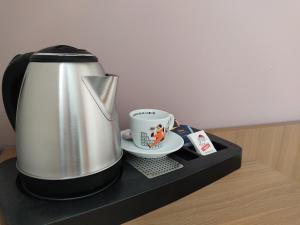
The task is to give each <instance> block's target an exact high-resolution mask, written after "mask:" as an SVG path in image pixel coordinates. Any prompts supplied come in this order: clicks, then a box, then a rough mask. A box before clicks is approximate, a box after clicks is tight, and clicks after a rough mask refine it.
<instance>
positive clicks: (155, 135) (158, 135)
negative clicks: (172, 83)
mask: <svg viewBox="0 0 300 225" xmlns="http://www.w3.org/2000/svg"><path fill="white" fill-rule="evenodd" d="M129 124H130V125H129V128H130V131H131V134H132V139H133V142H134V144H135V145H136V146H137V147H138V148H142V149H159V148H161V147H162V146H163V144H164V142H165V141H166V139H167V138H168V133H169V131H170V130H171V129H172V128H173V125H174V116H173V115H172V114H170V113H168V112H165V111H162V110H158V109H137V110H134V111H131V112H130V113H129Z"/></svg>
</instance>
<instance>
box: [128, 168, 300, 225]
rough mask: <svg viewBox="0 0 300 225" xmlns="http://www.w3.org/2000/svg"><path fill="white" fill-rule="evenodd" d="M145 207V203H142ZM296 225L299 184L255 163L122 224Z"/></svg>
mask: <svg viewBox="0 0 300 225" xmlns="http://www.w3.org/2000/svg"><path fill="white" fill-rule="evenodd" d="M145 204H147V203H145ZM169 224H170V225H177V224H178V225H196V224H197V225H198V224H199V225H200V224H201V225H217V224H218V225H253V224H255V225H256V224H257V225H292V224H294V225H299V224H300V185H299V184H298V182H296V181H294V180H292V179H289V178H287V177H286V176H285V175H283V174H282V173H280V172H278V171H276V170H272V169H270V168H269V167H268V166H265V165H263V164H259V163H257V162H244V163H243V165H242V168H241V169H240V170H237V171H235V172H233V173H232V174H230V175H228V176H226V177H224V178H222V179H220V180H218V181H216V182H215V183H213V184H211V185H209V186H207V187H204V188H203V189H200V190H199V191H197V192H195V193H193V194H191V195H188V196H186V197H184V198H182V199H180V200H178V201H176V202H174V203H171V204H169V205H167V206H165V207H162V208H160V209H157V210H155V211H153V212H150V213H148V214H146V215H144V216H142V217H139V218H137V219H135V220H132V221H130V222H127V223H126V225H169Z"/></svg>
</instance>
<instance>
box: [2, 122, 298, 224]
mask: <svg viewBox="0 0 300 225" xmlns="http://www.w3.org/2000/svg"><path fill="white" fill-rule="evenodd" d="M210 132H211V133H213V134H215V135H217V136H220V137H223V138H225V139H227V140H230V141H232V142H234V143H236V144H238V145H240V146H241V147H242V148H243V163H242V168H241V169H239V170H237V171H235V172H233V173H232V174H229V175H228V176H226V177H224V178H222V179H220V180H218V181H216V182H215V183H213V184H211V185H208V186H206V187H204V188H202V189H200V190H198V191H197V192H194V193H192V194H190V195H188V196H186V197H184V198H182V199H180V200H178V201H176V202H173V203H171V204H169V205H166V206H164V207H162V208H159V209H157V210H155V211H152V212H150V213H148V214H146V215H144V216H141V217H139V218H136V219H134V220H132V221H129V222H127V223H125V225H299V224H300V138H299V137H300V121H295V122H292V123H279V124H271V125H259V126H247V127H241V128H228V129H216V130H210ZM14 156H15V150H14V148H10V149H7V150H6V151H4V152H3V153H2V154H1V155H0V163H1V162H2V161H4V160H6V159H9V158H11V157H14ZM145 204H147V203H145ZM3 219H4V217H3V215H1V212H0V224H1V225H3V224H5V223H4V220H3Z"/></svg>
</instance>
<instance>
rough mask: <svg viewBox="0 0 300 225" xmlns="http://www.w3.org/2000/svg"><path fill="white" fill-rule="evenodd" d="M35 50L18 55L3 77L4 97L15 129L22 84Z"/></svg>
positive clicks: (9, 117) (6, 109) (7, 111)
mask: <svg viewBox="0 0 300 225" xmlns="http://www.w3.org/2000/svg"><path fill="white" fill-rule="evenodd" d="M32 54H33V52H29V53H25V54H20V55H16V56H15V57H14V58H13V59H12V60H11V62H10V63H9V65H8V66H7V68H6V70H5V72H4V75H3V79H2V98H3V103H4V107H5V111H6V114H7V117H8V119H9V121H10V123H11V125H12V127H13V128H14V129H15V126H16V112H17V106H18V99H19V94H20V89H21V85H22V82H23V77H24V74H25V71H26V68H27V66H28V64H29V59H30V56H31V55H32Z"/></svg>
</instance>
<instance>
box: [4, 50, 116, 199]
mask: <svg viewBox="0 0 300 225" xmlns="http://www.w3.org/2000/svg"><path fill="white" fill-rule="evenodd" d="M117 83H118V76H116V75H108V74H105V72H104V70H103V68H102V66H101V65H100V63H99V62H98V59H97V57H96V56H94V55H93V54H91V53H90V52H88V51H86V50H83V49H77V48H74V47H71V46H66V45H59V46H53V47H48V48H45V49H42V50H40V51H37V52H31V53H26V54H21V55H17V56H15V57H14V58H13V59H12V61H11V62H10V63H9V65H8V67H7V69H6V71H5V73H4V76H3V81H2V95H3V102H4V106H5V110H6V113H7V116H8V118H9V121H10V123H11V125H12V126H13V128H15V130H16V150H17V169H18V171H19V180H20V184H21V186H22V187H23V189H24V190H26V191H27V192H28V193H30V194H32V195H36V196H39V197H45V198H68V197H70V198H73V197H78V196H81V195H88V194H89V193H95V192H98V191H99V190H102V189H104V188H105V187H107V186H109V185H110V184H112V183H113V182H114V181H115V180H116V179H117V178H118V176H119V174H120V171H121V158H122V150H121V147H120V130H119V119H118V113H117V110H116V104H115V98H116V91H117Z"/></svg>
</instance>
